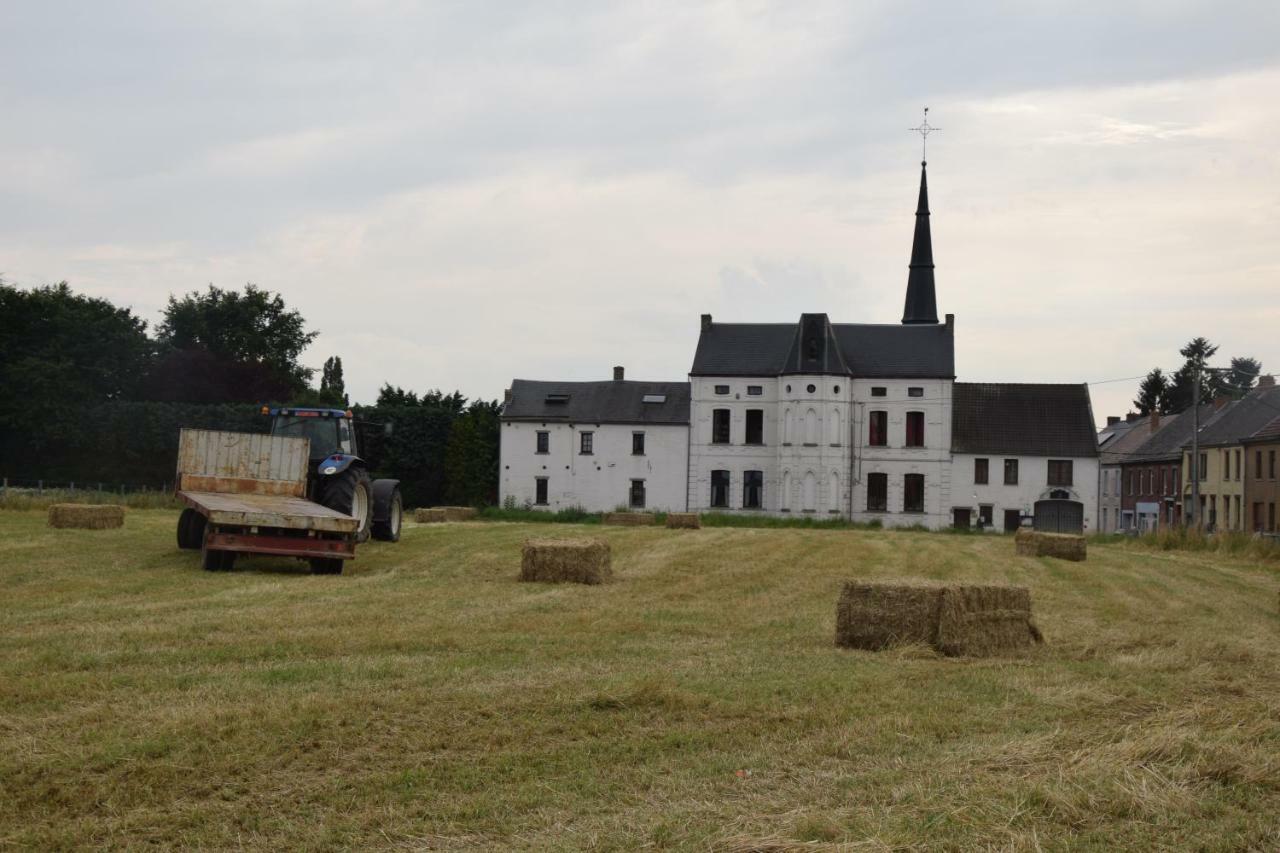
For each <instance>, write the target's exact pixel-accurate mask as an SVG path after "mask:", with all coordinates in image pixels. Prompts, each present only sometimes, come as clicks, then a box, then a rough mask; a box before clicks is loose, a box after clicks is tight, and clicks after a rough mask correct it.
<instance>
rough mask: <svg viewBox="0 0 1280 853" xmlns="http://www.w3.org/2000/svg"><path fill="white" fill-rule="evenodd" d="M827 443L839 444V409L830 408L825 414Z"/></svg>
mask: <svg viewBox="0 0 1280 853" xmlns="http://www.w3.org/2000/svg"><path fill="white" fill-rule="evenodd" d="M827 443H828V444H840V410H839V409H832V410H831V414H830V415H828V416H827Z"/></svg>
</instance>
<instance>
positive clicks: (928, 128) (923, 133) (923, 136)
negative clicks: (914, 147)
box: [907, 107, 942, 161]
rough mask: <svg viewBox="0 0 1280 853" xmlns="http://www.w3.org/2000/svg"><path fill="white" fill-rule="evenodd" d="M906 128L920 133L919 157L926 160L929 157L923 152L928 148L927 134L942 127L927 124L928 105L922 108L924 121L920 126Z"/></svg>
mask: <svg viewBox="0 0 1280 853" xmlns="http://www.w3.org/2000/svg"><path fill="white" fill-rule="evenodd" d="M907 130H911V131H914V132H916V133H918V134H920V159H921V160H922V161H923V160H928V159H929V158H928V157H926V156H925V154H926V153H927V152H928V148H929V134H931V133H934V132H936V131H939V130H942V128H940V127H934V126H932V125H931V124H929V108H928V107H925V108H924V121H922V122H920V126H919V127H909V128H907Z"/></svg>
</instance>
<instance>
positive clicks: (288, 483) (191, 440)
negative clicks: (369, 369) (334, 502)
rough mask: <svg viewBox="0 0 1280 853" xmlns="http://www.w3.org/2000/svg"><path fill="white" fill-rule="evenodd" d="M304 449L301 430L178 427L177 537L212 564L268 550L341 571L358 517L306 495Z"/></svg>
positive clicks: (220, 566) (216, 567)
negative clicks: (265, 431) (265, 432)
mask: <svg viewBox="0 0 1280 853" xmlns="http://www.w3.org/2000/svg"><path fill="white" fill-rule="evenodd" d="M309 450H310V441H309V440H308V439H306V438H297V437H291V436H279V435H259V434H255V433H238V432H220V431H216V430H201V429H184V430H182V432H181V434H180V436H179V439H178V471H177V476H176V478H175V480H174V482H175V483H176V484H177V496H178V499H179V500H180V501H182V503H184V504H185V505H186V509H184V510H183V512H182V517H181V518H180V519H179V521H178V545H179V546H180V547H183V548H199V549H200V550H201V555H202V560H201V562H202V565H203V566H204V568H206V569H208V570H211V571H226V570H229V569H230V568H231V567H232V565H233V564H234V562H235V558H236V555H237V554H269V555H274V556H282V557H300V558H303V559H306V560H309V561H310V563H311V570H312V571H313V572H316V573H324V574H337V573H340V572H341V571H342V564H343V561H344V560H350V559H353V558H354V557H355V553H356V530H357V528H358V526H359V521H358V519H356V518H353V517H352V516H349V515H345V514H343V513H341V512H338V511H336V510H332V509H329V508H328V507H324V506H321V505H320V504H318V503H314V502H313V501H309V500H307V499H306V498H305V497H304V495H305V494H306V481H307V464H308V462H307V460H308V453H309Z"/></svg>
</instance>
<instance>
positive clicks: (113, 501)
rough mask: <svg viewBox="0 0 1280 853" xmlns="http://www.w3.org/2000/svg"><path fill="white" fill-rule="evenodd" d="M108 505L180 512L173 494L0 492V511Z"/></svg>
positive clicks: (156, 492) (69, 491) (80, 490)
mask: <svg viewBox="0 0 1280 853" xmlns="http://www.w3.org/2000/svg"><path fill="white" fill-rule="evenodd" d="M66 503H78V504H110V505H113V506H126V507H132V508H134V509H179V508H180V507H181V504H180V503H179V502H178V501H177V500H176V499H175V498H174V496H173V492H162V491H160V490H158V489H157V490H155V491H149V492H123V493H120V492H107V491H102V492H99V491H94V490H91V489H76V490H75V491H71V490H69V489H44V490H43V491H39V492H38V491H36V490H35V489H16V488H9V489H0V509H8V510H34V509H48V508H49V507H50V505H52V504H66Z"/></svg>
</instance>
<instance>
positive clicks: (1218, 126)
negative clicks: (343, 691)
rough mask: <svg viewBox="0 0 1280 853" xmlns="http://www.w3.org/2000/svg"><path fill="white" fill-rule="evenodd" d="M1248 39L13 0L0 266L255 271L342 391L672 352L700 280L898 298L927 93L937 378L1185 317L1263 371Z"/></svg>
mask: <svg viewBox="0 0 1280 853" xmlns="http://www.w3.org/2000/svg"><path fill="white" fill-rule="evenodd" d="M962 6H963V9H962V8H961V7H962ZM1278 37H1280V3H1276V2H1274V0H1263V2H1256V3H1230V2H1204V3H1181V2H1176V0H1156V1H1155V2H1140V3H1123V2H1115V0H1110V2H1101V3H1089V2H1081V0H1072V2H1064V3H1051V2H1036V3H1024V2H1006V3H996V2H988V3H965V4H960V3H913V2H903V0H896V1H895V2H885V3H874V2H857V3H853V2H848V0H844V2H833V3H816V2H815V3H797V2H780V3H776V4H771V3H716V4H707V5H699V4H695V3H692V2H675V3H640V2H629V3H619V4H616V5H612V6H610V5H608V4H604V3H600V2H584V3H553V2H540V3H516V2H510V3H482V2H476V0H462V2H450V3H443V2H442V3H434V4H429V3H413V2H391V0H387V2H380V1H379V0H366V2H352V3H327V2H319V0H307V2H279V3H267V4H261V5H258V6H256V7H252V6H251V5H250V4H245V3H225V2H209V3H194V2H190V3H172V2H157V3H130V2H120V3H106V2H103V3H96V2H94V3H87V2H83V0H76V2H66V3H63V2H49V0H39V2H37V1H36V0H31V2H24V1H23V0H9V1H8V2H5V3H3V4H0V128H3V132H2V133H0V275H3V276H4V278H5V279H6V280H7V281H9V282H11V283H16V284H18V285H23V286H31V285H38V284H46V283H51V282H56V281H59V280H63V279H65V280H67V281H69V282H70V283H71V285H72V286H73V287H74V288H75V289H77V290H79V291H82V292H86V293H90V294H93V295H98V296H104V297H106V298H109V299H111V300H113V301H115V302H117V303H120V304H127V305H131V306H133V307H134V309H135V310H136V311H137V312H138V313H139V314H140V315H141V316H143V317H144V318H146V319H148V320H150V321H152V322H155V320H156V319H157V317H158V315H159V310H160V308H161V307H162V306H163V304H164V302H165V300H166V298H167V296H168V295H169V294H170V293H182V292H185V291H190V290H194V289H200V288H203V287H204V286H206V285H207V284H209V283H213V284H216V285H218V286H220V287H228V288H238V287H240V286H242V285H243V284H245V283H246V282H253V283H256V284H258V285H260V286H262V287H264V288H267V289H269V290H273V291H278V292H280V293H282V294H283V295H284V297H285V299H286V301H287V302H288V303H289V304H290V305H291V306H293V307H296V308H298V309H300V310H301V311H302V313H303V315H304V316H305V317H306V318H307V320H308V321H309V323H310V324H311V326H312V327H313V328H315V329H316V330H318V331H319V332H320V333H321V334H320V337H319V338H318V339H317V341H316V343H315V345H314V346H313V347H312V348H311V349H310V350H309V351H308V352H307V353H306V356H305V359H306V361H307V362H308V363H309V364H311V365H313V366H319V365H320V364H321V362H323V360H324V359H325V358H326V357H327V356H329V355H340V356H341V357H342V360H343V364H344V365H345V368H346V376H347V382H348V388H349V390H350V391H351V392H352V396H353V398H354V399H355V400H356V401H360V402H371V401H372V400H373V398H374V397H375V396H376V394H377V388H378V386H379V385H380V384H381V383H382V382H384V381H389V382H391V383H393V384H397V385H401V386H404V387H406V388H411V389H414V390H417V391H423V390H426V389H429V388H433V387H440V388H443V389H445V390H452V389H455V388H456V389H459V390H461V391H462V393H463V394H465V395H467V396H469V397H485V398H496V397H499V396H501V393H502V389H503V388H504V387H506V386H507V385H508V384H509V381H510V380H511V379H512V378H513V377H522V378H538V379H603V378H608V377H609V375H610V368H611V366H612V365H614V364H623V365H626V367H627V371H628V377H629V378H644V379H681V378H684V376H685V375H686V374H687V372H688V369H689V365H690V364H691V362H692V359H693V351H694V347H695V345H696V342H697V331H698V315H699V314H701V313H703V312H710V313H712V314H713V315H715V317H716V319H717V320H725V321H754V322H788V321H793V320H795V319H796V318H797V317H798V315H799V314H800V313H801V312H804V311H825V312H827V313H828V314H830V315H831V318H832V320H833V321H835V322H872V323H892V322H897V321H898V320H899V319H900V317H901V313H902V301H903V296H904V292H905V286H906V281H907V262H908V259H909V255H910V249H911V234H912V213H913V211H914V207H915V197H916V190H917V184H918V180H919V159H920V140H919V137H917V136H915V135H913V134H911V133H909V132H908V131H907V128H909V127H911V126H913V125H916V124H918V123H919V121H920V110H921V108H922V107H923V106H925V105H928V106H929V107H930V108H931V109H930V114H929V118H930V121H931V123H932V124H934V125H937V126H939V127H941V128H942V130H941V132H939V133H938V134H936V135H934V136H931V137H930V144H929V161H930V166H929V172H930V174H929V184H930V201H931V206H932V209H933V240H934V257H935V262H936V263H937V283H938V309H939V312H940V313H944V312H950V313H954V314H955V315H956V317H957V320H956V322H957V343H956V369H957V372H958V374H959V379H961V380H967V381H1000V380H1003V381H1023V382H1082V381H1089V382H1096V381H1098V380H1104V379H1113V378H1117V377H1129V376H1134V375H1137V374H1141V373H1144V372H1145V371H1146V370H1147V369H1149V368H1150V367H1152V366H1155V365H1160V366H1163V367H1167V368H1173V367H1176V366H1177V364H1178V362H1179V361H1180V359H1179V357H1178V356H1177V349H1178V348H1179V347H1180V346H1181V345H1182V344H1183V343H1184V342H1185V341H1186V340H1188V339H1189V338H1191V337H1193V336H1195V335H1204V336H1206V337H1208V338H1210V339H1211V340H1213V341H1215V342H1218V343H1220V344H1221V345H1222V349H1221V352H1220V356H1230V355H1251V356H1254V357H1256V358H1258V359H1259V360H1261V361H1262V362H1263V365H1264V367H1265V368H1270V369H1280V155H1278V154H1277V145H1278V144H1280V46H1278V45H1280V41H1278ZM1222 361H1223V362H1224V363H1225V361H1226V359H1225V358H1223V359H1222ZM1136 384H1137V383H1136V382H1118V383H1111V384H1100V385H1095V386H1094V387H1093V400H1094V410H1095V414H1096V415H1097V417H1098V418H1099V420H1103V419H1104V418H1105V416H1106V415H1107V414H1120V413H1122V412H1123V411H1124V410H1125V409H1126V408H1127V406H1128V402H1129V400H1131V399H1132V398H1133V396H1134V393H1135V388H1136Z"/></svg>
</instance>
